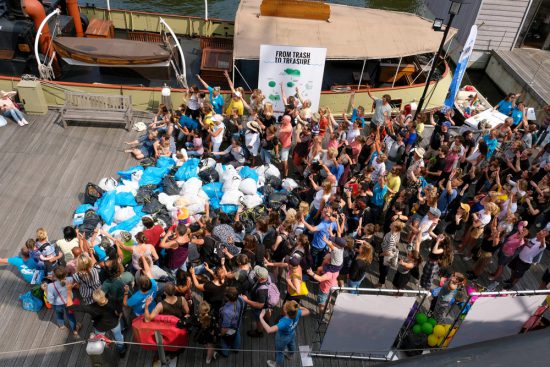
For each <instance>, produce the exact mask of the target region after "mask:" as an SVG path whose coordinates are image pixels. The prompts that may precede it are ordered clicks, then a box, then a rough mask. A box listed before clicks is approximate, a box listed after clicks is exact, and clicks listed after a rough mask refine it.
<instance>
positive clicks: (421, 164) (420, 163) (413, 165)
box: [407, 159, 424, 178]
mask: <svg viewBox="0 0 550 367" xmlns="http://www.w3.org/2000/svg"><path fill="white" fill-rule="evenodd" d="M421 167H424V160H423V159H419V160H417V161H415V160H414V159H413V162H412V163H411V165H410V166H409V168H408V169H407V178H410V175H411V173H413V172H414V170H416V169H417V168H421Z"/></svg>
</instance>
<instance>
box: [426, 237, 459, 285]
mask: <svg viewBox="0 0 550 367" xmlns="http://www.w3.org/2000/svg"><path fill="white" fill-rule="evenodd" d="M453 257H454V255H453V248H452V245H451V239H450V237H449V236H447V235H439V236H437V239H436V240H435V244H434V246H433V247H432V250H431V251H430V254H429V255H428V261H427V262H426V265H424V269H423V270H422V276H421V277H420V286H421V287H422V288H424V289H431V288H432V287H433V285H434V283H433V282H434V279H435V277H436V276H437V275H438V274H439V269H440V268H445V269H446V268H449V267H450V266H451V264H452V262H453Z"/></svg>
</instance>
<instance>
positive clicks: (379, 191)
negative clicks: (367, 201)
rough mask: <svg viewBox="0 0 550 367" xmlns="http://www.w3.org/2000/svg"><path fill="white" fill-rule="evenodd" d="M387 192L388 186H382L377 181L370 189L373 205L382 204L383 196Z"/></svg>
mask: <svg viewBox="0 0 550 367" xmlns="http://www.w3.org/2000/svg"><path fill="white" fill-rule="evenodd" d="M387 192H388V186H386V185H384V186H383V187H382V186H380V184H379V183H378V182H377V183H376V185H374V187H373V189H372V199H371V202H372V204H373V205H375V206H384V196H386V193H387Z"/></svg>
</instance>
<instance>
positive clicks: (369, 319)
mask: <svg viewBox="0 0 550 367" xmlns="http://www.w3.org/2000/svg"><path fill="white" fill-rule="evenodd" d="M415 301H416V298H415V297H406V296H402V297H395V295H388V296H386V295H374V294H365V295H354V294H349V293H341V294H339V295H338V297H337V298H336V304H335V306H334V310H333V314H332V317H331V319H330V323H329V325H328V328H327V332H326V334H325V337H324V338H323V343H322V345H321V351H323V352H325V351H326V352H339V353H366V354H371V355H372V354H377V355H378V354H380V355H386V354H387V353H388V352H389V351H390V349H391V347H392V344H393V342H394V341H395V338H396V337H397V334H398V332H399V329H401V327H402V326H403V324H404V322H405V320H406V319H407V315H408V314H409V312H410V311H411V309H412V307H413V305H414V303H415Z"/></svg>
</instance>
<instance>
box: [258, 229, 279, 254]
mask: <svg viewBox="0 0 550 367" xmlns="http://www.w3.org/2000/svg"><path fill="white" fill-rule="evenodd" d="M275 241H277V231H276V230H275V228H270V229H269V230H268V231H267V233H266V234H265V235H264V237H263V239H262V241H260V242H261V243H262V245H264V247H265V249H266V250H269V251H271V249H272V248H273V245H274V244H275Z"/></svg>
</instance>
